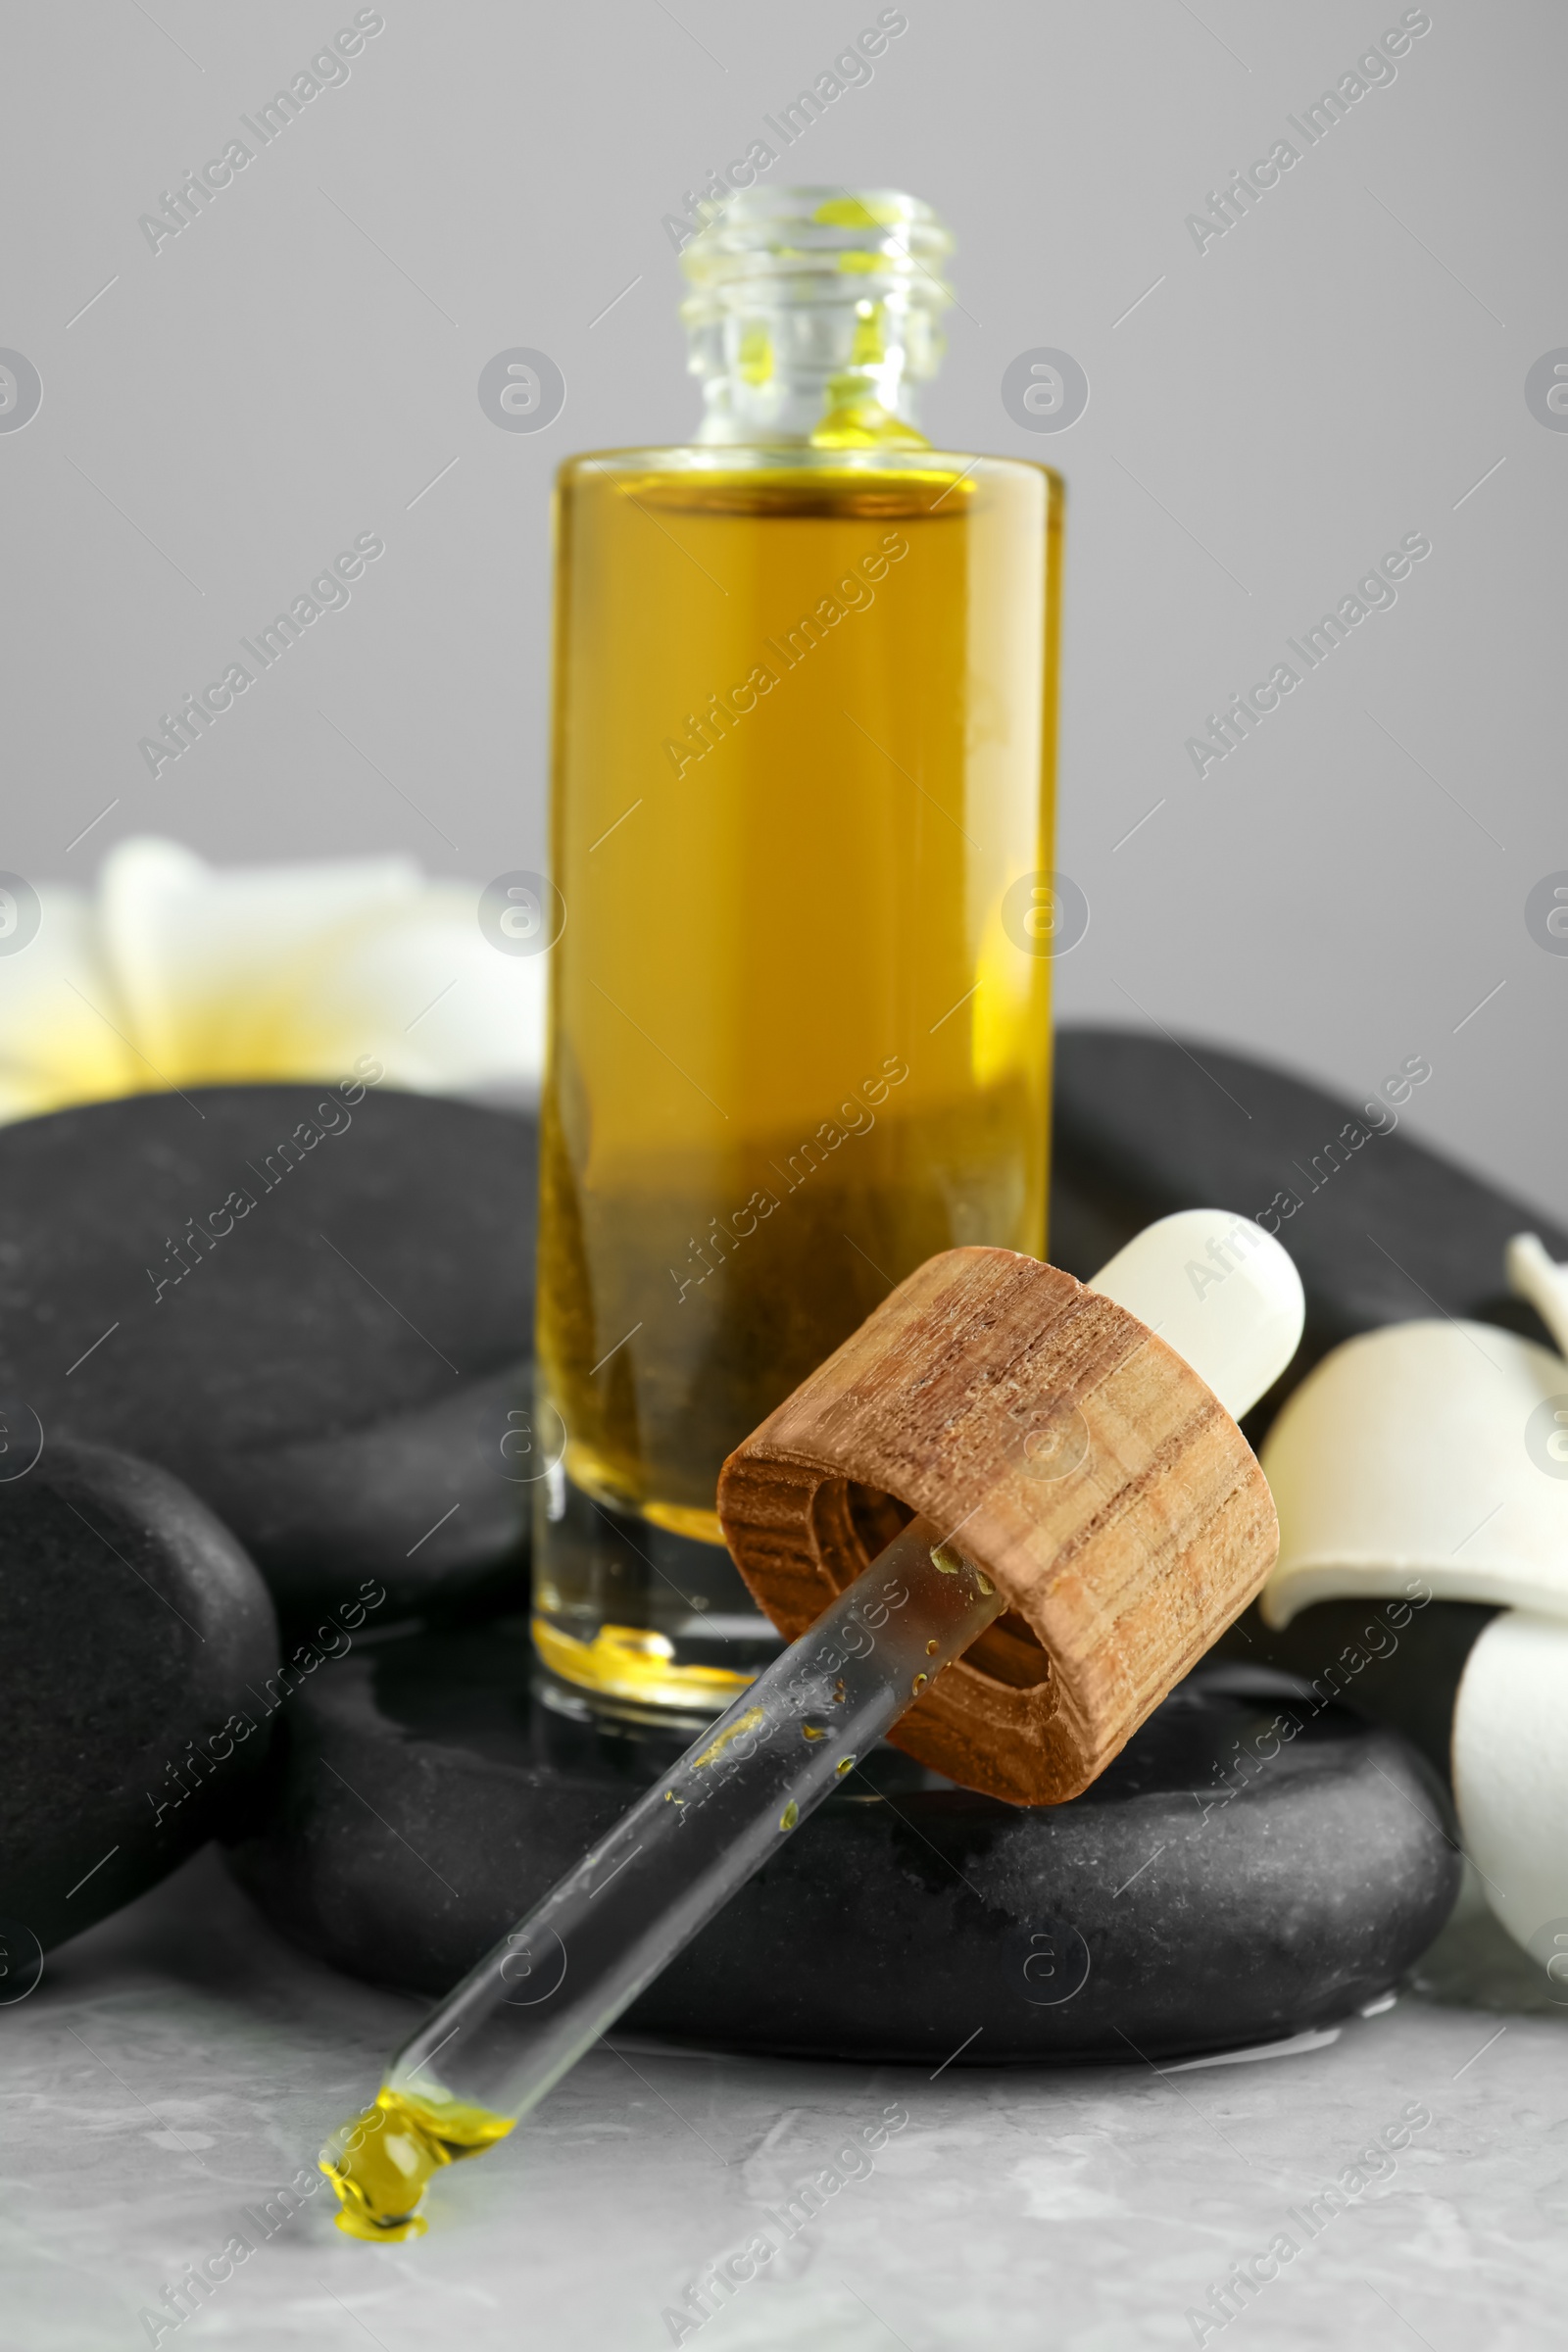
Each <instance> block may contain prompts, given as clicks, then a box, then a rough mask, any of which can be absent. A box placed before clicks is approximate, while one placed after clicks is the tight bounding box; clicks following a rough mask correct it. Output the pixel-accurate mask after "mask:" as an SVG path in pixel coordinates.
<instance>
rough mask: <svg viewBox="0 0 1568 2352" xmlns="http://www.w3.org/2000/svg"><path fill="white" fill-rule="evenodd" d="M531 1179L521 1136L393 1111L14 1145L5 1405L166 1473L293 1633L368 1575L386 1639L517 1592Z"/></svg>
mask: <svg viewBox="0 0 1568 2352" xmlns="http://www.w3.org/2000/svg"><path fill="white" fill-rule="evenodd" d="M322 1104H325V1105H326V1106H327V1107H326V1109H325V1111H324V1112H323V1111H322V1109H321V1107H320V1106H321V1105H322ZM328 1130H331V1131H330V1132H328ZM302 1133H303V1134H304V1135H305V1136H310V1135H314V1136H316V1137H317V1138H318V1139H319V1140H317V1141H315V1142H314V1143H303V1142H300V1141H297V1140H296V1141H295V1143H294V1145H293V1148H292V1149H291V1150H289V1151H285V1150H284V1146H285V1144H288V1143H289V1142H290V1139H299V1138H300V1137H301V1135H302ZM533 1163H534V1129H533V1124H532V1122H531V1121H530V1120H525V1119H521V1118H518V1117H515V1116H512V1115H510V1114H507V1113H503V1112H499V1111H492V1110H482V1109H478V1108H476V1107H474V1106H472V1105H470V1104H466V1103H446V1102H435V1101H431V1100H429V1099H428V1098H426V1097H423V1096H418V1095H404V1094H396V1093H393V1092H392V1091H391V1090H389V1089H386V1088H376V1089H373V1090H372V1091H370V1092H368V1093H367V1094H366V1095H365V1096H364V1098H363V1100H361V1101H360V1102H358V1103H354V1104H353V1105H352V1107H351V1105H350V1104H349V1103H347V1102H346V1101H344V1100H343V1099H342V1098H341V1097H340V1096H339V1095H338V1094H337V1093H336V1091H335V1090H334V1089H332V1088H331V1087H327V1086H238V1087H202V1088H197V1089H195V1090H193V1091H192V1092H191V1093H190V1094H189V1095H177V1094H165V1095H138V1096H135V1097H132V1098H131V1099H130V1100H128V1101H124V1102H118V1103H90V1104H87V1105H85V1106H83V1107H81V1108H79V1109H74V1110H65V1111H57V1112H55V1113H53V1114H51V1115H50V1116H48V1117H46V1118H38V1119H28V1120H25V1121H23V1122H22V1123H20V1124H18V1125H16V1126H12V1127H7V1128H4V1129H3V1130H0V1402H10V1403H11V1404H13V1405H19V1406H25V1407H29V1408H30V1409H31V1411H32V1412H33V1413H35V1414H36V1415H37V1416H38V1418H39V1420H40V1421H41V1423H42V1425H43V1428H44V1430H45V1432H46V1434H47V1437H48V1439H49V1441H50V1443H51V1444H53V1443H54V1442H55V1441H56V1440H58V1439H62V1438H75V1439H82V1440H88V1441H92V1442H96V1443H99V1444H103V1445H110V1446H119V1447H122V1448H123V1450H124V1451H126V1452H128V1453H134V1454H139V1455H141V1456H142V1457H144V1458H145V1459H146V1460H149V1461H153V1462H159V1463H162V1464H163V1465H164V1466H165V1467H166V1468H168V1469H170V1470H172V1471H173V1472H174V1473H175V1475H176V1476H178V1477H179V1478H182V1479H183V1480H184V1481H185V1483H186V1484H187V1485H188V1486H190V1487H191V1488H192V1489H193V1490H194V1491H195V1492H196V1493H197V1494H198V1495H201V1496H202V1497H203V1498H204V1500H205V1501H207V1502H209V1503H210V1504H211V1505H212V1507H213V1508H214V1509H215V1510H216V1511H217V1512H218V1513H219V1514H220V1516H221V1518H223V1519H224V1520H225V1521H226V1522H227V1524H228V1525H229V1526H230V1527H231V1528H232V1529H233V1531H234V1533H235V1534H236V1535H237V1536H238V1537H239V1539H240V1541H241V1542H242V1543H243V1544H245V1546H246V1548H247V1549H248V1550H249V1551H250V1552H251V1554H252V1556H253V1557H254V1559H255V1560H256V1562H257V1564H258V1566H259V1567H260V1568H261V1570H262V1572H263V1574H264V1575H265V1576H266V1578H267V1579H268V1582H269V1584H270V1586H271V1589H272V1592H273V1593H274V1595H275V1597H276V1599H277V1601H278V1603H279V1606H280V1607H281V1608H282V1609H283V1611H284V1612H285V1614H287V1615H290V1616H292V1615H295V1614H299V1613H303V1612H306V1611H309V1610H313V1609H317V1608H319V1607H321V1606H329V1605H330V1604H331V1603H332V1601H333V1600H334V1599H336V1598H339V1597H345V1596H347V1595H349V1594H351V1593H354V1592H355V1591H356V1590H357V1589H358V1586H359V1584H360V1582H361V1580H362V1579H363V1578H364V1577H365V1576H366V1575H368V1574H374V1575H376V1576H378V1577H380V1578H381V1580H382V1581H383V1582H384V1583H385V1585H386V1586H387V1588H388V1594H389V1597H388V1601H387V1603H386V1606H387V1609H388V1612H389V1613H391V1612H394V1611H397V1610H400V1609H407V1608H416V1607H426V1606H428V1605H430V1604H431V1603H432V1602H435V1601H437V1600H439V1599H441V1598H442V1597H444V1596H446V1595H449V1594H451V1593H462V1592H464V1591H466V1590H469V1589H472V1588H477V1589H479V1590H480V1592H481V1593H482V1592H483V1590H484V1589H485V1588H486V1587H487V1586H488V1587H490V1588H491V1589H494V1590H497V1591H511V1592H512V1593H515V1592H516V1591H517V1589H518V1578H519V1575H520V1573H521V1563H522V1557H523V1540H524V1533H523V1531H524V1520H525V1500H526V1496H527V1495H528V1493H529V1489H528V1488H527V1487H526V1486H524V1485H519V1484H516V1483H514V1479H513V1478H512V1477H511V1476H509V1475H508V1474H509V1471H512V1470H514V1469H515V1466H516V1465H515V1463H514V1462H511V1461H509V1460H508V1458H507V1457H506V1456H504V1455H503V1454H502V1452H501V1443H502V1440H503V1439H504V1438H505V1437H506V1436H507V1434H508V1428H509V1423H508V1414H509V1411H511V1410H513V1409H514V1408H526V1406H527V1404H528V1401H529V1398H528V1385H529V1374H528V1369H527V1363H526V1358H527V1357H528V1355H529V1353H530V1350H531V1347H532V1333H533V1187H534V1177H533ZM231 1196H239V1197H243V1198H246V1199H248V1200H249V1201H250V1202H251V1203H252V1205H251V1206H249V1207H248V1208H246V1209H245V1210H244V1211H243V1213H242V1214H241V1213H238V1212H237V1203H236V1202H232V1201H231ZM225 1202H228V1203H230V1205H229V1206H228V1208H227V1210H226V1213H225V1211H224V1204H225ZM193 1221H194V1228H195V1230H193ZM225 1225H226V1226H227V1227H228V1230H225V1231H221V1232H219V1233H217V1234H215V1232H214V1230H213V1229H214V1227H215V1226H218V1227H223V1226H225ZM203 1237H205V1238H203ZM184 1268H188V1270H183V1271H182V1269H184ZM160 1283H162V1284H163V1286H164V1287H163V1288H162V1290H161V1291H160V1289H159V1287H158V1286H159V1284H160ZM511 1450H512V1451H513V1452H515V1450H516V1449H515V1446H514V1447H513V1448H512V1449H511Z"/></svg>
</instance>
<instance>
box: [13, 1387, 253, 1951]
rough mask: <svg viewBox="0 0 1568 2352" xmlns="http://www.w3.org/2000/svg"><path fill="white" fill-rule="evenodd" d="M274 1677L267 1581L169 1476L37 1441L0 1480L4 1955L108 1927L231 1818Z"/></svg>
mask: <svg viewBox="0 0 1568 2352" xmlns="http://www.w3.org/2000/svg"><path fill="white" fill-rule="evenodd" d="M8 1426H9V1427H10V1428H11V1429H13V1430H14V1426H15V1423H14V1417H11V1416H8ZM10 1458H12V1459H15V1458H16V1457H15V1456H13V1457H10ZM276 1667H277V1622H276V1619H275V1617H274V1615H273V1611H272V1603H271V1600H270V1597H269V1594H268V1591H267V1587H266V1586H265V1585H264V1584H263V1582H262V1580H261V1578H260V1576H259V1575H258V1574H257V1572H256V1569H255V1567H254V1566H253V1565H252V1563H251V1561H250V1560H249V1559H247V1557H246V1556H245V1553H244V1552H243V1551H242V1550H241V1549H240V1546H239V1545H238V1544H236V1543H235V1541H234V1539H233V1537H232V1536H231V1535H230V1534H229V1533H228V1530H227V1529H226V1528H225V1527H223V1526H221V1524H220V1523H219V1521H218V1520H217V1519H215V1518H214V1516H213V1514H212V1512H211V1511H210V1510H208V1508H207V1506H206V1504H205V1503H202V1502H199V1501H198V1500H197V1498H196V1496H195V1495H192V1494H191V1493H190V1491H189V1489H188V1488H186V1487H183V1486H181V1485H180V1484H179V1482H178V1480H177V1479H174V1478H171V1477H170V1476H169V1474H168V1472H167V1471H163V1470H158V1469H155V1468H154V1467H153V1466H152V1465H151V1464H150V1463H148V1462H137V1461H132V1460H130V1459H129V1458H128V1457H127V1456H125V1455H124V1454H120V1453H114V1452H111V1451H109V1450H108V1449H107V1448H104V1447H100V1446H71V1445H66V1444H50V1445H47V1446H45V1448H44V1451H43V1454H42V1456H41V1458H40V1459H39V1460H38V1461H37V1463H36V1466H35V1467H33V1468H31V1469H28V1470H26V1471H25V1473H24V1474H23V1475H20V1476H18V1475H13V1476H11V1477H9V1478H7V1479H6V1480H5V1482H4V1483H3V1484H0V1721H3V1723H4V1725H5V1733H6V1745H7V1754H6V1766H5V1771H4V1773H3V1775H0V1926H3V1929H4V1936H0V1941H4V1942H6V1943H7V1952H8V1960H9V1961H15V1960H17V1958H18V1956H19V1955H21V1956H23V1958H24V1959H25V1953H26V1951H27V1950H28V1949H29V1948H31V1946H30V1944H29V1941H28V1939H29V1938H32V1939H36V1943H37V1945H39V1946H41V1947H42V1948H43V1949H44V1950H47V1949H48V1948H49V1946H50V1945H51V1944H55V1943H59V1942H61V1941H63V1940H64V1938H65V1937H66V1936H74V1935H76V1934H78V1933H79V1931H80V1930H81V1929H83V1928H87V1927H91V1925H92V1924H93V1922H94V1921H95V1920H99V1919H104V1918H106V1917H107V1916H108V1914H109V1913H110V1912H111V1911H114V1910H117V1909H118V1908H119V1906H120V1905H121V1904H122V1903H124V1902H128V1901H129V1900H130V1898H131V1896H132V1895H133V1894H139V1893H140V1892H141V1891H142V1889H143V1888H144V1887H151V1886H152V1885H153V1884H154V1883H155V1882H156V1881H157V1880H159V1879H161V1878H162V1877H163V1876H164V1874H165V1873H166V1872H167V1871H170V1870H172V1869H173V1867H174V1865H175V1863H176V1862H180V1861H182V1860H183V1859H184V1857H185V1856H186V1855H187V1854H189V1853H192V1852H194V1850H195V1849H196V1847H197V1846H199V1845H201V1844H203V1843H204V1842H205V1841H206V1840H207V1838H211V1837H212V1836H213V1835H214V1834H215V1832H217V1831H219V1830H221V1829H223V1828H225V1827H227V1826H228V1825H229V1824H230V1823H231V1822H233V1821H234V1820H235V1818H236V1816H237V1814H238V1813H239V1812H240V1811H241V1810H242V1809H243V1804H244V1801H245V1799H246V1796H247V1795H248V1787H247V1784H248V1783H249V1782H252V1781H254V1778H255V1773H254V1767H255V1766H257V1765H259V1764H260V1762H261V1760H262V1757H263V1753H264V1751H265V1749H266V1746H267V1741H268V1693H267V1686H268V1681H269V1678H270V1677H271V1676H273V1675H274V1673H275V1670H276ZM274 1688H275V1687H274ZM236 1719H238V1720H236ZM241 1724H244V1725H248V1727H249V1728H248V1729H241ZM193 1751H194V1757H195V1758H196V1759H197V1760H195V1761H193V1760H192V1758H193Z"/></svg>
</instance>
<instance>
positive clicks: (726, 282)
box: [681, 187, 953, 449]
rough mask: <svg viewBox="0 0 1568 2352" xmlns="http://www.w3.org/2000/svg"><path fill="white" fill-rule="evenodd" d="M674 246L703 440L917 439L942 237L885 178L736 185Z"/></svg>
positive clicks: (947, 245)
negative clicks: (865, 183) (856, 184)
mask: <svg viewBox="0 0 1568 2352" xmlns="http://www.w3.org/2000/svg"><path fill="white" fill-rule="evenodd" d="M702 209H703V212H704V216H705V218H704V224H703V227H702V229H701V230H700V231H699V233H698V234H697V235H696V236H695V237H693V238H692V239H691V241H690V242H689V243H688V244H687V245H686V247H685V249H684V250H683V252H682V254H681V267H682V269H683V270H685V272H686V276H687V279H688V281H689V283H690V286H691V292H690V293H689V294H688V296H687V298H686V300H685V302H684V303H683V304H682V306H681V317H682V319H683V320H684V321H685V324H686V329H687V332H688V335H689V336H690V339H691V362H690V366H691V370H692V373H693V374H694V375H696V376H698V377H699V378H700V379H701V381H702V384H703V399H704V405H705V415H704V421H703V426H702V432H701V435H700V438H701V439H702V440H704V441H728V442H742V441H750V442H772V443H775V444H780V445H791V444H797V443H800V442H803V441H805V442H810V443H813V444H815V445H816V446H817V447H821V448H846V449H847V448H875V447H885V446H892V445H894V444H898V443H903V444H920V443H921V435H920V433H919V430H918V427H917V426H916V423H915V417H914V405H913V404H914V393H915V387H916V386H917V385H919V384H921V383H923V382H925V381H926V380H927V379H928V378H929V377H930V376H932V375H934V374H935V372H936V369H937V367H938V365H939V364H940V361H941V357H942V351H943V337H942V332H941V328H940V325H939V323H938V321H939V319H940V318H941V315H942V313H943V311H945V310H946V308H947V306H948V304H949V303H950V302H951V301H952V299H953V297H952V295H951V293H950V292H949V290H948V286H947V283H946V281H945V279H944V277H943V274H942V271H943V267H944V265H945V263H946V260H947V257H948V255H949V254H950V253H951V251H952V250H953V239H952V237H951V236H950V235H949V233H948V231H947V229H946V228H944V226H943V225H942V223H941V221H939V220H938V219H937V217H936V215H935V214H934V213H933V212H932V210H931V207H930V206H929V205H928V204H922V203H921V202H920V200H919V198H918V197H917V196H906V195H903V194H902V193H901V192H900V191H899V190H898V189H896V188H853V189H852V188H837V187H826V188H820V187H819V188H746V189H743V190H741V191H740V192H739V193H737V194H736V195H734V196H731V197H729V198H728V199H726V200H725V201H723V202H722V203H719V202H717V201H715V202H713V203H711V204H708V205H705V206H704V207H703V208H702Z"/></svg>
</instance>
